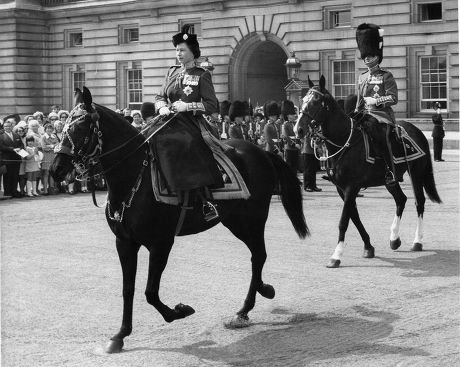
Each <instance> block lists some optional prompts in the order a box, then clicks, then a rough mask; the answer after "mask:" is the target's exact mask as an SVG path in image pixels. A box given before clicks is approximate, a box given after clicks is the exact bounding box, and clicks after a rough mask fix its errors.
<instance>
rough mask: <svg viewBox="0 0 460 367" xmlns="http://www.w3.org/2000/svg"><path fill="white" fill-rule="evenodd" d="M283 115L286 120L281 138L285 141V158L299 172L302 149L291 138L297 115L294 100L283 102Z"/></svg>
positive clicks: (293, 134)
mask: <svg viewBox="0 0 460 367" xmlns="http://www.w3.org/2000/svg"><path fill="white" fill-rule="evenodd" d="M281 116H282V118H283V121H284V122H283V125H282V127H281V138H282V139H283V143H284V160H285V161H286V163H287V164H288V165H289V166H290V167H291V168H292V169H293V170H294V172H297V168H298V166H299V155H300V150H299V149H298V148H297V147H296V145H295V141H293V140H292V138H291V137H292V136H295V133H294V125H295V121H296V117H297V114H296V110H295V107H294V103H293V102H292V101H289V100H284V101H282V102H281Z"/></svg>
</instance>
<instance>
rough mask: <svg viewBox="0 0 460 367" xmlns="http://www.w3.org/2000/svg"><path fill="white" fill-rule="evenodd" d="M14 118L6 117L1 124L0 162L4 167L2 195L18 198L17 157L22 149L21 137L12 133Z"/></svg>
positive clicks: (18, 161) (19, 159)
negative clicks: (0, 161) (0, 157)
mask: <svg viewBox="0 0 460 367" xmlns="http://www.w3.org/2000/svg"><path fill="white" fill-rule="evenodd" d="M15 122H16V121H15V119H14V116H11V115H10V116H7V117H6V118H5V122H4V123H3V129H4V132H3V134H0V151H1V152H2V160H3V163H4V165H5V167H6V173H5V174H4V176H3V187H4V195H5V196H12V197H19V196H20V195H19V192H18V191H17V187H18V182H19V167H20V165H21V161H22V158H21V157H20V156H19V155H18V152H19V150H20V149H22V148H24V146H23V144H22V141H21V137H20V136H19V135H18V134H16V133H14V132H13V125H14V124H15Z"/></svg>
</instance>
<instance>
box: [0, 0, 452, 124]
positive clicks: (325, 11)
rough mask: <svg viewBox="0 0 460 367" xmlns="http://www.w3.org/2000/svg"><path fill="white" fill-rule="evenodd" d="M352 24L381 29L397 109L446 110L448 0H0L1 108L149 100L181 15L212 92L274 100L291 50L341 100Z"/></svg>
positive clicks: (353, 66)
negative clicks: (77, 91) (77, 95)
mask: <svg viewBox="0 0 460 367" xmlns="http://www.w3.org/2000/svg"><path fill="white" fill-rule="evenodd" d="M363 22H368V23H375V24H378V25H380V26H381V27H382V28H384V29H385V36H384V44H385V46H384V60H383V62H382V67H383V68H386V69H388V70H390V71H391V72H392V73H393V75H394V76H395V78H396V81H397V83H398V87H399V103H398V105H397V106H396V107H395V112H396V114H397V117H400V118H408V117H409V118H423V117H426V116H428V115H429V114H431V113H432V111H431V110H430V107H431V104H432V102H433V101H435V100H436V101H441V103H442V105H443V108H444V109H445V112H446V113H448V117H451V118H457V117H458V111H459V104H458V99H459V96H458V89H459V81H458V77H459V75H458V8H457V1H456V0H443V1H434V0H388V1H372V0H353V1H351V0H328V1H313V0H265V1H256V0H220V1H219V0H156V1H146V0H139V1H133V0H101V1H95V0H84V1H81V0H80V1H79V0H41V1H39V0H17V1H8V0H0V83H1V84H2V93H1V95H0V116H3V115H5V114H6V113H12V112H18V113H20V114H26V113H30V112H34V111H36V110H43V111H49V110H50V106H51V105H52V104H59V105H61V106H62V107H64V108H66V109H69V108H71V106H72V95H73V92H72V91H73V89H74V88H75V87H81V86H82V85H86V86H87V87H88V88H90V90H91V92H92V94H93V98H94V100H95V101H96V102H97V103H99V104H102V105H105V106H107V107H109V108H113V109H115V108H120V107H121V108H122V107H125V106H128V105H129V106H131V107H132V108H137V107H139V105H140V103H141V102H142V101H151V100H153V97H154V94H155V93H156V92H157V91H158V89H159V87H160V85H161V84H162V82H163V79H164V75H165V73H166V71H167V69H168V67H169V66H170V65H173V64H174V63H175V51H174V49H173V46H172V44H171V36H172V35H173V34H175V33H177V32H178V30H179V28H180V26H181V25H182V24H184V23H188V24H193V28H194V32H195V33H196V34H197V35H198V39H199V42H200V45H201V51H202V55H203V57H208V59H209V61H210V62H211V63H212V64H213V66H214V70H213V81H214V85H215V88H216V92H217V96H218V98H219V99H220V100H224V99H230V100H236V99H245V100H248V99H249V98H250V99H251V103H252V104H253V105H256V104H257V103H259V104H262V103H263V102H265V101H266V100H268V99H275V100H281V99H284V98H285V96H286V91H285V87H286V86H287V85H288V84H289V80H288V75H287V71H286V68H285V66H284V64H285V62H286V59H287V58H288V57H290V55H291V53H292V52H295V56H296V57H297V58H298V59H299V61H300V63H301V66H300V72H299V79H300V84H302V81H303V80H305V79H306V78H307V75H309V76H310V78H311V79H312V80H313V81H316V80H318V79H319V76H320V75H321V74H323V75H325V77H326V80H327V88H328V89H329V90H330V91H331V92H332V93H333V94H334V95H335V96H336V98H343V97H344V96H346V95H348V94H349V93H352V92H354V91H355V90H356V81H357V78H358V75H359V73H361V72H362V71H363V70H364V68H363V63H362V61H361V60H359V59H358V53H357V50H356V41H355V29H356V27H357V26H358V25H359V24H361V23H363ZM294 84H296V83H294ZM297 84H299V83H297ZM291 85H293V83H291ZM290 95H292V93H291V94H290ZM294 102H295V103H297V104H298V102H299V101H298V100H294Z"/></svg>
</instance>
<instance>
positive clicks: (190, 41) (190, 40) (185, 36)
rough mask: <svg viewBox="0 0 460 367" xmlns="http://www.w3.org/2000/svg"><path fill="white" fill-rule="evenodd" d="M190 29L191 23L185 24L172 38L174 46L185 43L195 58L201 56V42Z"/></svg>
mask: <svg viewBox="0 0 460 367" xmlns="http://www.w3.org/2000/svg"><path fill="white" fill-rule="evenodd" d="M189 31H190V24H184V25H183V26H182V28H181V30H180V32H179V33H177V34H175V35H174V36H173V38H172V43H173V45H174V47H176V46H177V45H179V44H181V43H185V44H186V45H187V46H188V47H189V48H190V50H191V51H192V52H193V55H194V56H195V59H197V58H198V57H200V56H201V52H200V44H199V43H198V40H197V38H196V34H192V33H190V32H189Z"/></svg>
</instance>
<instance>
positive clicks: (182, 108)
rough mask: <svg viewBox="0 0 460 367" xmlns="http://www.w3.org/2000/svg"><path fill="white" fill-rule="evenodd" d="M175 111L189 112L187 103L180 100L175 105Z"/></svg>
mask: <svg viewBox="0 0 460 367" xmlns="http://www.w3.org/2000/svg"><path fill="white" fill-rule="evenodd" d="M173 109H174V111H176V112H187V103H185V102H183V101H181V100H178V101H176V102H174V103H173Z"/></svg>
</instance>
